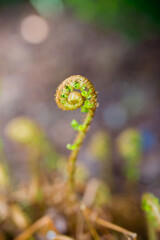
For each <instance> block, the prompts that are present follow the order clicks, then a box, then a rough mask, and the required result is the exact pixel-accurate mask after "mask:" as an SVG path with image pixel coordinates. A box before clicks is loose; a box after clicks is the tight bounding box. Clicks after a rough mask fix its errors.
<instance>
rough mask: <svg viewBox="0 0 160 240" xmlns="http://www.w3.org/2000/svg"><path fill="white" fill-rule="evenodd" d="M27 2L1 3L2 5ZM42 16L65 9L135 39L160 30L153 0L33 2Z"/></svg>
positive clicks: (10, 0)
mask: <svg viewBox="0 0 160 240" xmlns="http://www.w3.org/2000/svg"><path fill="white" fill-rule="evenodd" d="M23 2H28V1H27V0H0V5H4V4H5V5H7V4H14V3H15V4H17V3H23ZM29 2H30V3H31V4H32V5H33V6H34V7H35V9H36V10H37V11H38V12H39V13H40V14H42V15H43V12H45V13H46V12H48V9H49V10H50V11H51V10H52V11H53V13H55V12H56V11H57V12H59V10H60V9H61V10H62V9H63V7H65V8H67V9H70V10H72V12H73V13H75V15H77V16H78V17H79V18H80V19H82V20H84V21H87V22H93V23H95V24H97V25H98V26H102V27H105V28H106V27H107V28H109V29H111V30H114V31H117V32H122V33H124V34H126V35H128V36H130V37H132V38H137V37H145V36H150V35H151V34H153V33H154V32H155V31H156V32H159V30H160V14H159V7H160V2H159V1H155V0H154V1H151V0H112V1H111V0H105V1H104V0H80V1H78V0H30V1H29Z"/></svg>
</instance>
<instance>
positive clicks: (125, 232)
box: [81, 204, 137, 240]
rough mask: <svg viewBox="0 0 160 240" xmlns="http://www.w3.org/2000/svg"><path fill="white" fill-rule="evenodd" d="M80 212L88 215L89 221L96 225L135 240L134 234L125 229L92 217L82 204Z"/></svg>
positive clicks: (135, 235)
mask: <svg viewBox="0 0 160 240" xmlns="http://www.w3.org/2000/svg"><path fill="white" fill-rule="evenodd" d="M81 210H82V212H83V214H85V215H88V216H89V217H90V220H91V221H93V222H95V223H96V224H98V225H100V226H103V227H106V228H109V229H111V230H113V231H116V232H119V233H122V234H124V235H125V236H128V237H130V238H132V239H133V240H136V239H137V234H136V233H134V232H130V231H128V230H126V229H125V228H122V227H119V226H117V225H115V224H113V223H110V222H108V221H106V220H104V219H101V218H99V217H97V216H95V215H94V217H93V216H92V214H91V212H90V211H89V209H87V208H86V206H85V205H84V204H82V205H81Z"/></svg>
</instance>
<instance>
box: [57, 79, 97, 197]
mask: <svg viewBox="0 0 160 240" xmlns="http://www.w3.org/2000/svg"><path fill="white" fill-rule="evenodd" d="M56 103H57V105H58V106H59V108H61V109H62V110H71V111H72V110H76V109H77V108H80V107H81V111H82V112H85V113H87V115H86V117H85V119H84V121H83V123H82V124H78V122H77V121H76V120H72V122H71V125H72V127H73V128H74V129H75V130H77V131H78V134H77V137H76V138H75V140H74V143H73V144H72V145H71V144H68V145H67V148H69V149H70V150H72V152H71V154H70V157H69V161H68V181H69V187H70V190H71V191H72V192H73V190H74V187H75V169H76V168H75V163H76V159H77V156H78V153H79V150H80V147H81V145H82V143H83V140H84V138H85V135H86V133H87V131H88V128H89V126H90V123H91V121H92V119H93V117H94V114H95V110H96V107H97V106H98V104H97V93H96V91H95V89H94V86H93V84H92V83H91V82H90V81H89V80H88V79H87V78H85V77H83V76H80V75H74V76H71V77H69V78H67V79H65V80H64V81H63V82H62V83H61V84H60V85H59V87H58V88H57V91H56Z"/></svg>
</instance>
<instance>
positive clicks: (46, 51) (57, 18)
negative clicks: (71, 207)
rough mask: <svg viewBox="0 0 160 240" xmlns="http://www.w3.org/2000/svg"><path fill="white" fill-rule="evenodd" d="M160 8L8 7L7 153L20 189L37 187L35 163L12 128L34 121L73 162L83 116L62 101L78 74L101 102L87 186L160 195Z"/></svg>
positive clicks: (0, 80)
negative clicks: (32, 173)
mask: <svg viewBox="0 0 160 240" xmlns="http://www.w3.org/2000/svg"><path fill="white" fill-rule="evenodd" d="M159 5H160V4H159V2H158V1H150V0H134V1H131V0H112V1H110V0H106V1H103V0H80V1H76V0H30V1H25V0H24V1H23V0H19V1H18V0H17V1H16V0H0V89H1V93H0V116H1V117H0V129H1V150H2V149H3V152H4V153H3V154H5V158H6V162H7V165H8V166H9V169H10V175H11V176H12V178H13V179H14V180H13V183H14V184H16V183H19V182H21V183H22V182H25V181H27V180H28V165H27V163H26V162H27V161H26V152H25V150H24V149H23V148H22V147H21V146H19V144H17V143H15V141H13V139H11V138H10V137H9V135H12V133H11V134H10V130H9V126H10V125H9V124H10V123H11V122H12V121H13V120H16V119H18V118H19V117H23V119H26V118H27V119H28V118H29V119H30V120H32V121H33V122H35V123H36V124H37V126H39V127H40V128H41V129H43V131H44V132H45V136H46V138H47V139H48V141H49V142H50V144H51V146H52V149H54V154H58V155H59V154H60V155H63V156H68V155H69V150H67V149H66V144H67V143H72V142H73V139H74V137H75V135H76V133H75V131H74V130H73V129H72V128H71V127H70V121H71V120H72V119H73V118H75V119H77V120H78V121H79V122H80V121H81V120H82V116H81V115H82V114H81V113H80V111H79V110H77V111H74V112H63V111H62V110H60V109H58V107H57V106H56V103H55V100H54V98H55V97H54V95H55V91H56V88H57V87H58V85H59V84H60V83H61V82H62V81H63V80H64V79H65V78H67V77H69V76H71V75H76V74H79V75H82V76H85V77H86V78H88V79H89V80H90V81H91V82H92V83H93V84H94V86H95V89H96V90H97V91H98V102H99V107H98V109H97V111H96V115H95V119H94V121H93V123H92V126H91V128H90V131H89V132H88V134H87V137H86V139H85V142H84V144H83V147H82V149H81V151H80V155H79V159H78V160H79V162H80V163H81V164H83V166H85V169H88V172H89V173H88V175H89V176H88V178H90V177H99V178H100V179H103V180H104V181H105V182H106V184H108V186H109V188H110V189H111V190H112V192H113V193H115V194H119V193H123V194H126V193H127V194H130V193H131V194H134V193H136V195H137V196H138V197H140V196H141V194H142V192H145V191H151V192H153V193H155V194H156V195H157V196H158V197H160V189H159V182H160V148H159V140H160V127H159V122H160V94H159V93H160V91H159V88H160V80H159V78H160V35H159V32H160V14H159V9H160V6H159ZM24 129H25V128H24ZM18 131H20V132H21V131H22V134H23V131H25V130H23V128H22V129H20V130H18ZM8 132H9V133H8ZM54 156H55V155H54ZM56 156H57V155H56ZM66 161H67V160H66ZM83 173H84V172H83Z"/></svg>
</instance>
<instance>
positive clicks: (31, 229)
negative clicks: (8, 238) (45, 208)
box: [14, 216, 74, 240]
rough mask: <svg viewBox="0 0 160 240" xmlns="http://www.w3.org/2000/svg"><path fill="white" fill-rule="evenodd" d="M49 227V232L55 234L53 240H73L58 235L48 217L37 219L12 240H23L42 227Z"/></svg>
mask: <svg viewBox="0 0 160 240" xmlns="http://www.w3.org/2000/svg"><path fill="white" fill-rule="evenodd" d="M46 225H49V228H50V230H52V231H54V232H55V233H56V236H55V239H54V240H74V239H73V238H70V237H67V236H65V235H61V234H59V232H58V231H57V229H56V227H55V226H54V224H53V221H52V220H51V219H50V217H49V216H44V217H42V218H41V219H39V220H38V221H37V222H35V223H34V224H32V225H31V226H30V227H29V228H27V229H26V230H25V231H24V232H22V233H21V234H20V235H19V236H18V237H16V238H14V240H25V239H28V238H29V237H30V236H32V235H33V234H34V233H35V232H37V231H38V230H40V229H41V228H43V227H44V226H46Z"/></svg>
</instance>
